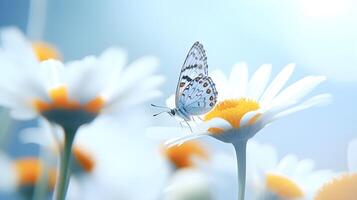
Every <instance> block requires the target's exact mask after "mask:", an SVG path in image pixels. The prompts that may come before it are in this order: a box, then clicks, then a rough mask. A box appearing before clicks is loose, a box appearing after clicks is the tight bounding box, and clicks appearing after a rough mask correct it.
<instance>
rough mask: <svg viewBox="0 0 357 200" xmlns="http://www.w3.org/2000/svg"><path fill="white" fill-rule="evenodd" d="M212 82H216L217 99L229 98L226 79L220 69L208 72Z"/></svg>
mask: <svg viewBox="0 0 357 200" xmlns="http://www.w3.org/2000/svg"><path fill="white" fill-rule="evenodd" d="M210 76H211V78H212V80H213V82H214V83H215V84H216V89H217V91H218V101H222V100H224V99H227V98H229V94H230V91H229V85H228V79H227V77H226V76H225V75H224V73H223V72H222V71H221V70H214V71H212V72H211V73H210Z"/></svg>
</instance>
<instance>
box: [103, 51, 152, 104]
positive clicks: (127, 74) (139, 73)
mask: <svg viewBox="0 0 357 200" xmlns="http://www.w3.org/2000/svg"><path fill="white" fill-rule="evenodd" d="M158 64H159V61H158V59H156V58H155V57H150V56H147V57H143V58H140V59H138V60H136V61H135V62H133V63H132V64H131V65H130V66H128V67H127V69H126V70H124V72H123V73H122V76H121V77H120V79H118V82H117V83H116V84H117V85H118V87H117V88H115V89H114V90H113V93H112V96H108V103H109V104H111V103H112V101H116V100H117V99H118V98H120V96H123V95H124V96H125V95H126V94H127V93H129V92H133V91H135V88H136V87H138V86H140V85H144V83H143V80H147V79H148V78H149V77H150V78H151V76H152V74H153V73H154V71H155V70H156V68H157V66H158ZM138 84H139V85H138Z"/></svg>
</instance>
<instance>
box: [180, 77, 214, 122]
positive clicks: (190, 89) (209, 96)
mask: <svg viewBox="0 0 357 200" xmlns="http://www.w3.org/2000/svg"><path fill="white" fill-rule="evenodd" d="M217 95H218V92H217V90H216V87H215V84H214V83H213V81H212V79H211V78H210V77H208V76H207V77H196V78H195V79H193V80H192V81H191V82H190V83H189V84H188V85H187V87H186V88H185V89H184V90H183V92H182V94H181V96H180V98H179V103H178V104H179V106H178V109H183V110H184V112H185V113H187V114H188V115H202V114H205V113H206V112H208V111H210V110H211V109H212V108H213V107H214V105H215V104H216V103H217Z"/></svg>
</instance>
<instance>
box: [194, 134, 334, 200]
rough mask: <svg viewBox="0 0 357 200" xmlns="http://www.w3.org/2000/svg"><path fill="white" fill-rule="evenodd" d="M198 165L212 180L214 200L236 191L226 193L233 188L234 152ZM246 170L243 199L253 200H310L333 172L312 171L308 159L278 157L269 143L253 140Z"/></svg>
mask: <svg viewBox="0 0 357 200" xmlns="http://www.w3.org/2000/svg"><path fill="white" fill-rule="evenodd" d="M222 163H224V164H222ZM201 168H202V169H204V170H205V171H206V172H205V173H206V174H210V175H211V176H212V178H211V179H212V180H214V183H215V195H216V196H215V199H217V200H224V199H234V198H235V195H236V194H229V193H227V191H231V190H232V191H234V190H235V188H236V187H237V182H236V178H234V177H236V176H237V174H236V164H235V161H234V152H232V153H231V154H229V153H227V152H225V153H223V152H221V153H215V154H213V159H212V160H211V162H210V163H202V166H201ZM247 169H248V170H247V191H249V192H248V193H247V198H248V199H254V200H298V199H299V200H302V199H304V200H305V199H306V200H310V199H312V197H313V196H314V194H315V193H316V192H317V191H318V189H319V188H320V187H321V186H322V185H323V184H324V183H326V181H327V180H329V179H330V178H331V177H332V176H333V175H334V174H333V173H332V172H331V171H329V170H314V162H313V161H312V160H310V159H303V160H298V159H297V158H296V156H294V155H287V156H285V157H283V158H282V159H280V160H278V155H277V153H276V150H275V149H274V148H273V147H272V146H270V145H261V144H259V143H257V142H255V141H249V142H248V148H247Z"/></svg>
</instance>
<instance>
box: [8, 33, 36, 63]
mask: <svg viewBox="0 0 357 200" xmlns="http://www.w3.org/2000/svg"><path fill="white" fill-rule="evenodd" d="M1 42H2V46H3V48H4V49H5V51H6V53H7V56H9V57H10V58H11V59H12V60H14V61H16V62H18V63H21V64H22V65H19V66H17V67H22V68H28V67H33V65H34V64H35V63H37V58H36V56H35V54H34V52H33V50H32V46H31V44H30V43H29V42H28V41H27V40H26V38H25V36H24V35H23V34H22V33H21V31H20V30H19V29H17V28H13V27H11V28H6V29H2V30H1Z"/></svg>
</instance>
